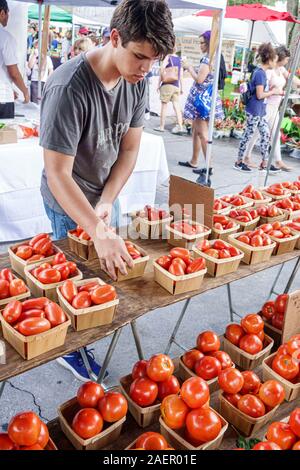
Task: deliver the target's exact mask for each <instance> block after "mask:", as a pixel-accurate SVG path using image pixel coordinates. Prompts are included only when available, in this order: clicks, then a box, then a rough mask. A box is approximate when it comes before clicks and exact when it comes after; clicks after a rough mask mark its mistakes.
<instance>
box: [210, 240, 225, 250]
mask: <svg viewBox="0 0 300 470" xmlns="http://www.w3.org/2000/svg"><path fill="white" fill-rule="evenodd" d="M213 248H214V249H215V250H226V249H227V248H228V243H226V242H224V241H223V240H216V241H215V242H214V244H213Z"/></svg>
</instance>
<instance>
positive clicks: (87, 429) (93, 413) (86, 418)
mask: <svg viewBox="0 0 300 470" xmlns="http://www.w3.org/2000/svg"><path fill="white" fill-rule="evenodd" d="M72 428H73V430H74V431H75V432H76V434H77V435H78V436H80V437H82V439H90V438H91V437H94V436H97V434H99V433H100V432H101V431H102V428H103V419H102V416H101V414H100V413H99V411H97V410H95V409H94V408H83V409H82V410H79V411H78V412H77V413H76V415H75V416H74V418H73V421H72Z"/></svg>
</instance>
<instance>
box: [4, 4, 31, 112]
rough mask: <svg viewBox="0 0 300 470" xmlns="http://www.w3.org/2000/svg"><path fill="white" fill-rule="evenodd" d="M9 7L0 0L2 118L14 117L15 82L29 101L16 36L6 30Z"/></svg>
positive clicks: (25, 101)
mask: <svg viewBox="0 0 300 470" xmlns="http://www.w3.org/2000/svg"><path fill="white" fill-rule="evenodd" d="M8 15H9V9H8V5H7V2H6V0H0V119H1V118H2V119H10V118H14V114H15V106H14V90H13V83H14V84H15V85H16V86H17V87H18V88H19V90H21V92H22V93H23V95H24V103H28V102H29V91H28V89H27V87H26V85H25V83H24V80H23V78H22V75H21V74H20V71H19V69H18V65H17V64H18V59H17V44H16V41H15V39H14V37H13V36H12V35H11V34H10V33H9V32H8V31H5V29H4V28H5V27H6V26H7V23H8Z"/></svg>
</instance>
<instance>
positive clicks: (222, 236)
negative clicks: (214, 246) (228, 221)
mask: <svg viewBox="0 0 300 470" xmlns="http://www.w3.org/2000/svg"><path fill="white" fill-rule="evenodd" d="M239 231H240V225H239V224H238V223H237V222H235V226H234V227H232V228H228V229H227V230H219V229H218V228H214V227H213V228H212V229H211V239H214V240H224V241H225V242H227V241H228V237H229V235H232V234H234V233H238V232H239Z"/></svg>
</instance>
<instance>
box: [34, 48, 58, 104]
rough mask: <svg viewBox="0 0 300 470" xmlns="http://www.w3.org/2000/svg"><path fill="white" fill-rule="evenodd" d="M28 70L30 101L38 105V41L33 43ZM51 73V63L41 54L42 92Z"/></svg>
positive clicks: (48, 58)
mask: <svg viewBox="0 0 300 470" xmlns="http://www.w3.org/2000/svg"><path fill="white" fill-rule="evenodd" d="M28 68H29V70H30V71H31V83H30V101H31V102H32V103H36V104H40V101H39V97H38V85H39V41H38V40H36V41H34V43H33V51H32V53H31V54H30V57H29V61H28ZM52 72H53V63H52V60H51V58H50V57H49V56H48V55H46V54H43V56H42V63H41V84H42V88H41V89H42V92H43V89H44V86H45V83H46V81H47V79H48V77H49V76H50V75H51V73H52Z"/></svg>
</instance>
